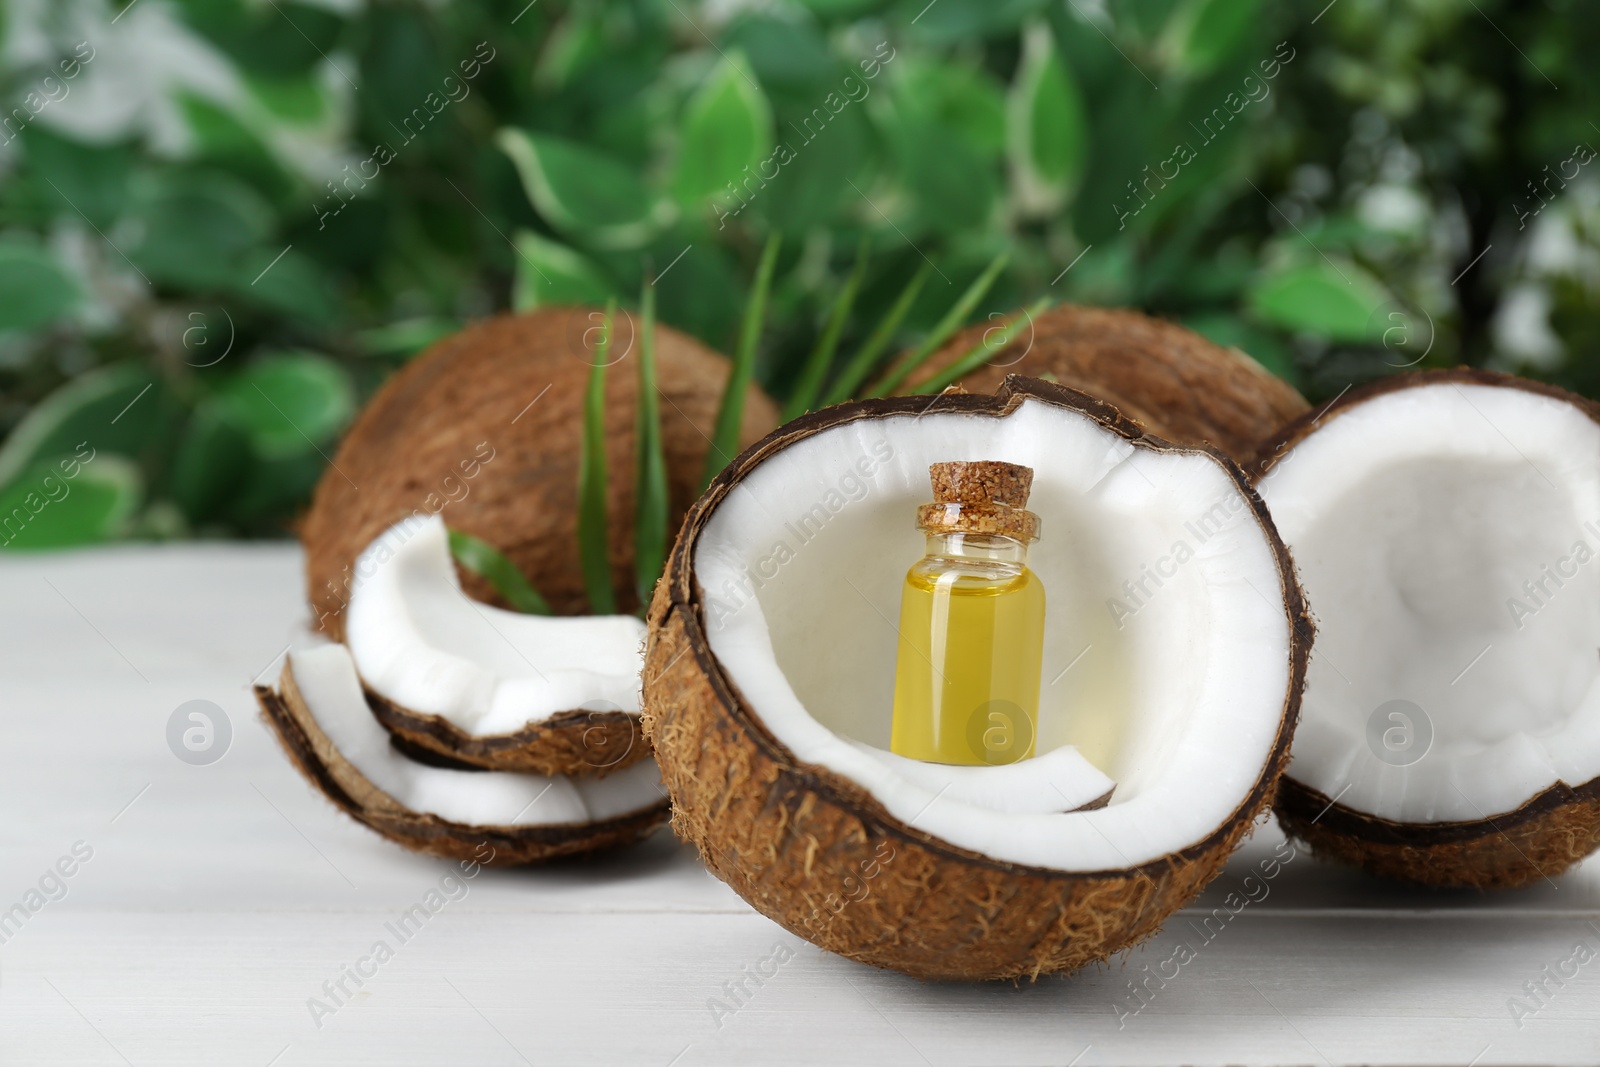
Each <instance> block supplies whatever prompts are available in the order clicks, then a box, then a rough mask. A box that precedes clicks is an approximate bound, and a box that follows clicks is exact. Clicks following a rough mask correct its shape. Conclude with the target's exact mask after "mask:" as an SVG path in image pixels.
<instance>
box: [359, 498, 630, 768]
mask: <svg viewBox="0 0 1600 1067" xmlns="http://www.w3.org/2000/svg"><path fill="white" fill-rule="evenodd" d="M356 574H357V576H358V579H359V580H358V583H357V584H356V586H355V588H354V590H353V592H352V595H351V598H350V606H349V608H348V609H347V612H346V618H345V634H346V640H347V642H348V644H349V646H350V654H351V656H352V657H354V659H355V664H356V668H357V670H359V671H360V674H361V678H362V681H363V682H365V683H366V686H367V688H368V689H370V690H371V691H372V692H374V693H376V694H378V695H379V696H381V697H383V698H384V699H385V700H388V701H389V702H391V703H393V704H395V705H398V706H399V707H402V708H406V709H409V710H411V711H412V712H415V713H417V714H421V715H435V716H439V717H440V718H443V719H445V720H447V721H448V722H450V723H451V724H452V725H454V726H455V727H456V728H457V729H459V730H460V731H461V732H463V733H464V734H467V735H470V736H475V737H484V736H489V735H494V734H508V733H513V732H515V731H517V730H520V729H522V728H523V727H525V726H527V725H529V724H532V723H539V722H542V721H544V720H547V719H549V718H551V717H552V716H554V715H556V714H558V713H560V712H567V711H574V710H578V711H586V710H592V711H606V710H612V711H621V712H624V713H628V714H632V715H637V714H638V712H639V668H640V666H641V665H642V664H643V661H644V659H643V650H644V632H645V631H644V623H643V622H641V621H640V620H639V619H638V618H636V617H634V616H632V615H587V616H548V615H526V614H522V613H520V612H515V611H507V610H505V609H503V608H497V607H494V606H492V605H489V604H481V603H478V602H477V601H474V600H472V599H470V598H468V597H467V595H466V594H465V593H463V592H462V590H461V585H460V581H459V579H458V578H457V576H456V569H455V564H454V562H453V561H452V559H451V556H450V544H449V539H448V536H447V531H446V529H445V524H444V520H443V519H441V518H439V517H438V516H433V517H431V518H428V519H413V520H408V521H402V522H401V523H398V524H396V525H395V526H392V527H390V528H389V529H388V530H387V531H385V532H384V533H383V534H382V535H381V536H380V537H379V538H378V539H377V540H376V541H374V542H373V543H372V545H371V546H370V547H369V548H368V549H367V550H366V551H365V552H364V553H362V555H361V557H360V559H359V561H358V562H357V564H356Z"/></svg>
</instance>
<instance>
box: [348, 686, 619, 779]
mask: <svg viewBox="0 0 1600 1067" xmlns="http://www.w3.org/2000/svg"><path fill="white" fill-rule="evenodd" d="M366 693H367V704H368V706H370V707H371V708H372V714H373V715H374V716H376V717H377V720H378V721H379V722H380V723H382V724H383V726H384V728H385V729H387V730H388V731H389V732H390V733H392V734H394V735H395V736H396V737H399V738H404V739H405V741H406V743H407V744H409V745H413V746H415V747H416V748H418V749H421V750H422V751H425V752H432V753H434V754H435V755H438V756H442V757H444V758H446V759H448V760H451V761H454V762H457V763H462V764H465V765H467V766H472V767H480V768H483V769H484V770H493V771H521V772H525V773H528V774H546V775H550V774H589V775H593V776H594V777H596V778H599V777H603V776H605V775H607V774H610V773H611V772H613V771H620V770H622V769H623V768H624V767H631V766H633V765H634V764H635V763H638V762H639V761H640V760H642V759H645V758H646V757H648V756H649V755H650V743H649V742H648V741H646V740H645V738H644V730H643V728H642V727H641V726H640V723H639V716H638V715H636V714H631V713H629V712H625V711H563V712H558V713H556V714H555V715H552V716H550V717H549V718H548V719H541V720H540V721H538V722H532V723H528V724H527V725H526V726H523V727H522V728H521V729H520V730H515V731H512V732H511V733H505V734H469V733H467V732H466V731H465V730H463V729H461V728H460V727H459V726H457V725H456V724H455V723H453V722H451V721H450V720H449V719H446V718H445V717H444V716H442V715H424V714H422V713H421V712H416V711H411V710H410V709H408V708H403V707H401V706H400V705H398V704H396V703H394V702H393V701H392V700H389V699H387V698H385V697H383V696H380V695H379V694H377V693H374V692H373V691H372V690H370V689H368V690H367V691H366Z"/></svg>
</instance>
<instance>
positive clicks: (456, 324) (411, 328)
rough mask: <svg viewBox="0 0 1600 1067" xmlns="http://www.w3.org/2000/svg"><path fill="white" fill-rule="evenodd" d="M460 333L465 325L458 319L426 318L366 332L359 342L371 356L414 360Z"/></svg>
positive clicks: (402, 321)
mask: <svg viewBox="0 0 1600 1067" xmlns="http://www.w3.org/2000/svg"><path fill="white" fill-rule="evenodd" d="M460 329H461V322H460V321H459V320H457V319H442V318H436V317H434V316H431V315H424V316H421V317H419V318H414V319H400V320H399V321H397V322H391V323H389V324H388V325H386V326H374V327H372V328H371V329H369V330H362V331H361V332H360V333H358V334H357V335H356V339H357V341H359V342H360V344H361V348H362V350H363V351H364V352H365V353H366V354H367V355H372V356H413V355H416V354H417V353H418V352H421V351H422V350H423V349H424V348H427V347H428V346H429V345H431V344H433V342H435V341H437V340H439V338H441V337H448V336H450V335H451V334H453V333H455V332H456V331H458V330H460Z"/></svg>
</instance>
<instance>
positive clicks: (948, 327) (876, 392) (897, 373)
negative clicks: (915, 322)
mask: <svg viewBox="0 0 1600 1067" xmlns="http://www.w3.org/2000/svg"><path fill="white" fill-rule="evenodd" d="M1010 258H1011V253H1010V252H1001V253H1000V254H999V255H998V256H995V257H994V259H993V260H991V261H990V263H989V265H988V266H987V267H985V268H984V270H983V273H982V274H980V275H978V277H977V278H975V279H974V280H973V282H972V284H971V285H969V286H967V289H966V292H964V293H962V294H961V298H960V299H959V300H957V301H956V302H955V303H954V304H952V305H951V306H950V310H949V311H947V312H945V314H944V318H942V319H940V320H939V323H938V325H936V326H935V327H934V328H933V331H932V332H931V333H929V334H928V336H927V337H924V338H923V339H922V343H921V344H919V345H917V347H916V348H914V349H913V350H912V351H911V354H910V355H908V356H906V358H905V359H903V360H901V361H900V363H899V364H898V365H897V366H896V367H895V368H894V369H893V370H891V371H890V372H889V373H888V374H886V375H884V376H883V380H882V381H880V382H879V383H878V384H877V385H876V386H875V387H874V388H873V390H872V392H870V393H869V394H867V395H868V396H887V395H889V394H890V393H892V392H894V390H895V389H897V388H899V386H900V383H901V382H903V381H905V380H906V379H907V378H908V377H910V375H911V372H912V371H914V370H916V369H917V368H918V367H919V366H921V365H922V362H923V361H924V360H926V359H927V358H928V357H929V356H930V355H932V354H933V351H934V349H936V348H938V347H939V346H940V345H942V344H944V343H945V341H947V340H948V339H949V338H950V335H951V334H953V333H955V332H956V331H957V330H958V329H960V328H961V326H962V324H963V323H965V322H966V321H967V318H968V317H969V316H970V315H971V314H972V312H973V310H974V309H976V308H977V306H978V302H979V301H980V300H982V299H983V298H984V295H985V294H986V293H988V291H989V287H990V286H992V285H994V280H995V279H996V278H998V277H999V276H1000V272H1001V271H1002V270H1005V267H1006V262H1007V261H1008V260H1009V259H1010Z"/></svg>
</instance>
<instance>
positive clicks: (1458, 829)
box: [1259, 373, 1600, 885]
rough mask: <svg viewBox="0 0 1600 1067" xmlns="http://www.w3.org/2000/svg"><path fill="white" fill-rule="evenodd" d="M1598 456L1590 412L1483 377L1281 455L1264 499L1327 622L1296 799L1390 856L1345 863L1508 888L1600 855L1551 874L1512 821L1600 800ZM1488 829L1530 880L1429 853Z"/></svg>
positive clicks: (1291, 439)
mask: <svg viewBox="0 0 1600 1067" xmlns="http://www.w3.org/2000/svg"><path fill="white" fill-rule="evenodd" d="M1597 457H1600V423H1597V422H1596V420H1595V415H1594V414H1593V411H1592V409H1591V408H1590V407H1588V406H1587V405H1586V404H1585V403H1584V402H1582V401H1578V400H1577V398H1575V397H1569V396H1563V395H1560V394H1559V393H1558V392H1557V391H1556V390H1552V389H1545V388H1540V387H1533V386H1530V385H1529V384H1528V383H1515V382H1514V381H1513V380H1511V379H1505V378H1499V377H1491V376H1488V375H1482V374H1471V373H1456V374H1427V375H1422V376H1416V377H1412V378H1408V379H1403V380H1401V381H1399V382H1389V383H1385V384H1384V385H1383V386H1382V387H1381V388H1378V389H1376V390H1372V391H1369V392H1367V393H1364V394H1360V395H1352V397H1351V398H1349V399H1347V400H1346V402H1344V403H1342V404H1341V405H1339V406H1338V407H1337V408H1336V409H1335V410H1333V411H1330V412H1328V413H1326V414H1324V415H1323V416H1322V417H1320V418H1319V419H1317V420H1314V422H1313V423H1310V424H1307V425H1305V426H1302V427H1298V428H1296V429H1295V430H1294V431H1293V432H1292V433H1290V434H1289V435H1287V436H1286V437H1285V438H1284V439H1283V440H1281V441H1279V442H1277V443H1275V444H1274V445H1273V446H1271V448H1270V449H1269V450H1268V456H1267V458H1266V461H1265V462H1266V464H1267V465H1269V469H1268V471H1267V473H1266V474H1265V476H1264V477H1263V478H1262V479H1261V481H1260V485H1259V488H1260V491H1261V495H1262V497H1263V498H1264V499H1265V500H1266V501H1267V504H1268V506H1269V507H1270V509H1271V511H1272V515H1273V518H1274V520H1275V521H1276V522H1277V524H1278V528H1279V530H1280V532H1281V533H1282V534H1283V537H1284V539H1285V540H1286V541H1287V542H1288V543H1289V545H1290V547H1291V549H1292V551H1293V553H1294V559H1295V562H1296V564H1297V566H1298V567H1299V570H1300V574H1301V576H1302V580H1303V582H1304V585H1305V588H1306V593H1307V597H1308V598H1309V600H1310V603H1311V605H1312V607H1313V610H1314V611H1315V613H1316V616H1317V621H1318V639H1317V647H1316V654H1315V656H1314V657H1313V660H1312V663H1311V666H1310V670H1309V675H1308V681H1307V687H1306V693H1305V699H1304V704H1303V705H1302V714H1301V722H1300V726H1299V729H1298V732H1297V733H1296V735H1295V738H1294V746H1293V759H1292V763H1291V765H1290V768H1289V771H1288V774H1289V778H1290V779H1292V781H1291V782H1290V783H1288V785H1289V786H1290V787H1292V791H1293V792H1294V794H1295V795H1296V796H1298V797H1300V799H1301V800H1302V801H1303V802H1304V801H1307V800H1310V801H1312V802H1313V803H1311V804H1306V803H1302V804H1301V805H1299V806H1300V807H1306V808H1308V807H1310V806H1315V805H1316V804H1334V803H1335V802H1336V808H1335V810H1334V812H1333V814H1332V815H1331V816H1330V817H1329V818H1328V819H1326V820H1325V822H1326V824H1327V825H1328V827H1329V830H1328V832H1329V833H1332V834H1334V835H1335V836H1338V835H1340V834H1345V835H1350V834H1353V835H1355V836H1356V837H1369V838H1375V839H1382V840H1383V841H1385V842H1386V843H1387V844H1388V845H1389V846H1390V847H1391V848H1392V850H1393V853H1392V854H1390V855H1388V856H1386V857H1385V856H1380V855H1376V854H1373V853H1371V852H1370V850H1369V851H1366V852H1363V849H1362V847H1361V846H1360V845H1358V844H1352V843H1350V842H1345V845H1346V847H1345V848H1344V849H1343V850H1342V851H1343V852H1344V853H1345V854H1346V858H1350V859H1353V860H1355V861H1356V862H1360V863H1362V864H1363V865H1365V866H1369V867H1371V868H1372V869H1378V870H1383V872H1384V873H1389V874H1396V875H1399V876H1401V877H1409V878H1412V879H1415V880H1421V881H1433V882H1441V883H1447V884H1459V883H1466V884H1480V885H1485V884H1509V883H1511V882H1515V881H1523V880H1527V879H1529V878H1536V877H1538V876H1539V875H1540V874H1548V873H1553V872H1554V871H1555V870H1559V869H1561V868H1562V867H1565V866H1566V865H1567V864H1568V863H1570V862H1572V860H1573V859H1575V858H1578V857H1581V855H1582V854H1583V853H1585V852H1587V851H1588V850H1589V849H1590V848H1592V847H1593V846H1594V835H1595V831H1596V825H1595V824H1594V822H1593V821H1592V820H1591V822H1590V825H1588V826H1587V828H1586V830H1585V828H1584V827H1579V826H1574V825H1572V824H1571V823H1570V822H1568V823H1566V824H1565V825H1561V826H1558V827H1554V829H1555V831H1556V833H1557V835H1558V836H1560V837H1562V838H1563V840H1564V841H1565V842H1566V843H1568V844H1572V845H1573V846H1574V847H1573V848H1571V849H1567V848H1565V847H1564V848H1563V849H1562V850H1560V855H1559V856H1553V857H1548V858H1542V857H1540V856H1538V855H1536V853H1537V852H1539V851H1540V846H1539V843H1538V842H1536V841H1512V839H1511V838H1508V837H1507V836H1506V831H1507V830H1508V829H1510V826H1511V822H1508V821H1507V819H1506V817H1507V816H1508V815H1510V814H1511V813H1521V815H1522V816H1528V817H1532V816H1535V815H1537V814H1538V812H1536V811H1534V810H1533V807H1539V808H1543V809H1549V808H1551V807H1552V806H1553V805H1556V804H1559V803H1560V802H1562V801H1563V800H1571V799H1573V793H1572V790H1574V789H1577V788H1579V787H1582V786H1584V785H1585V783H1594V782H1595V780H1596V779H1600V657H1597V650H1600V559H1597V556H1600V463H1597V461H1596V460H1597ZM1306 791H1311V792H1312V794H1313V796H1311V797H1309V798H1308V797H1306V796H1304V794H1305V793H1306ZM1592 791H1593V790H1592V786H1591V792H1592ZM1541 796H1544V797H1545V800H1544V801H1542V802H1541V803H1539V804H1537V805H1535V804H1534V802H1535V800H1536V798H1540V797H1541ZM1530 806H1532V807H1530ZM1341 815H1343V816H1354V817H1355V818H1354V819H1352V818H1348V817H1347V818H1343V819H1341ZM1363 820H1365V825H1363ZM1300 821H1301V822H1302V823H1304V820H1303V819H1302V820H1300ZM1491 821H1492V822H1493V823H1494V825H1490V823H1491ZM1512 821H1518V820H1512ZM1472 824H1481V825H1479V827H1478V831H1479V833H1481V835H1483V836H1484V837H1486V838H1487V839H1489V841H1490V844H1491V845H1493V843H1494V842H1496V841H1498V840H1499V839H1502V838H1503V839H1505V841H1507V842H1510V844H1509V847H1507V848H1505V849H1503V850H1502V851H1504V852H1505V853H1506V854H1507V855H1506V857H1505V858H1506V859H1507V860H1509V861H1510V862H1511V863H1512V864H1514V865H1516V866H1517V867H1519V868H1521V869H1520V870H1519V871H1510V870H1503V869H1501V870H1497V869H1495V863H1496V862H1498V861H1496V860H1494V859H1493V858H1492V857H1486V856H1482V855H1480V856H1479V857H1478V858H1477V859H1476V860H1475V861H1472V862H1458V860H1459V859H1460V858H1459V857H1449V856H1435V857H1431V858H1430V857H1427V856H1425V855H1423V853H1422V851H1420V850H1422V849H1425V848H1427V847H1429V846H1432V845H1437V846H1441V847H1445V846H1449V845H1451V842H1452V841H1454V842H1460V841H1462V840H1464V839H1466V838H1468V837H1470V834H1468V833H1466V832H1465V830H1464V829H1463V828H1464V826H1465V827H1470V826H1471V825H1472ZM1408 828H1409V830H1408ZM1525 829H1526V828H1525ZM1315 832H1316V831H1313V833H1315ZM1535 836H1537V835H1535ZM1580 839H1581V840H1580ZM1405 848H1409V849H1410V852H1409V853H1408V854H1402V852H1401V851H1400V850H1402V849H1405ZM1331 851H1334V852H1335V853H1338V852H1340V851H1341V849H1339V848H1334V849H1332V850H1331ZM1380 851H1381V848H1380ZM1519 856H1520V860H1519ZM1474 863H1476V868H1474V866H1473V864H1474Z"/></svg>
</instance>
